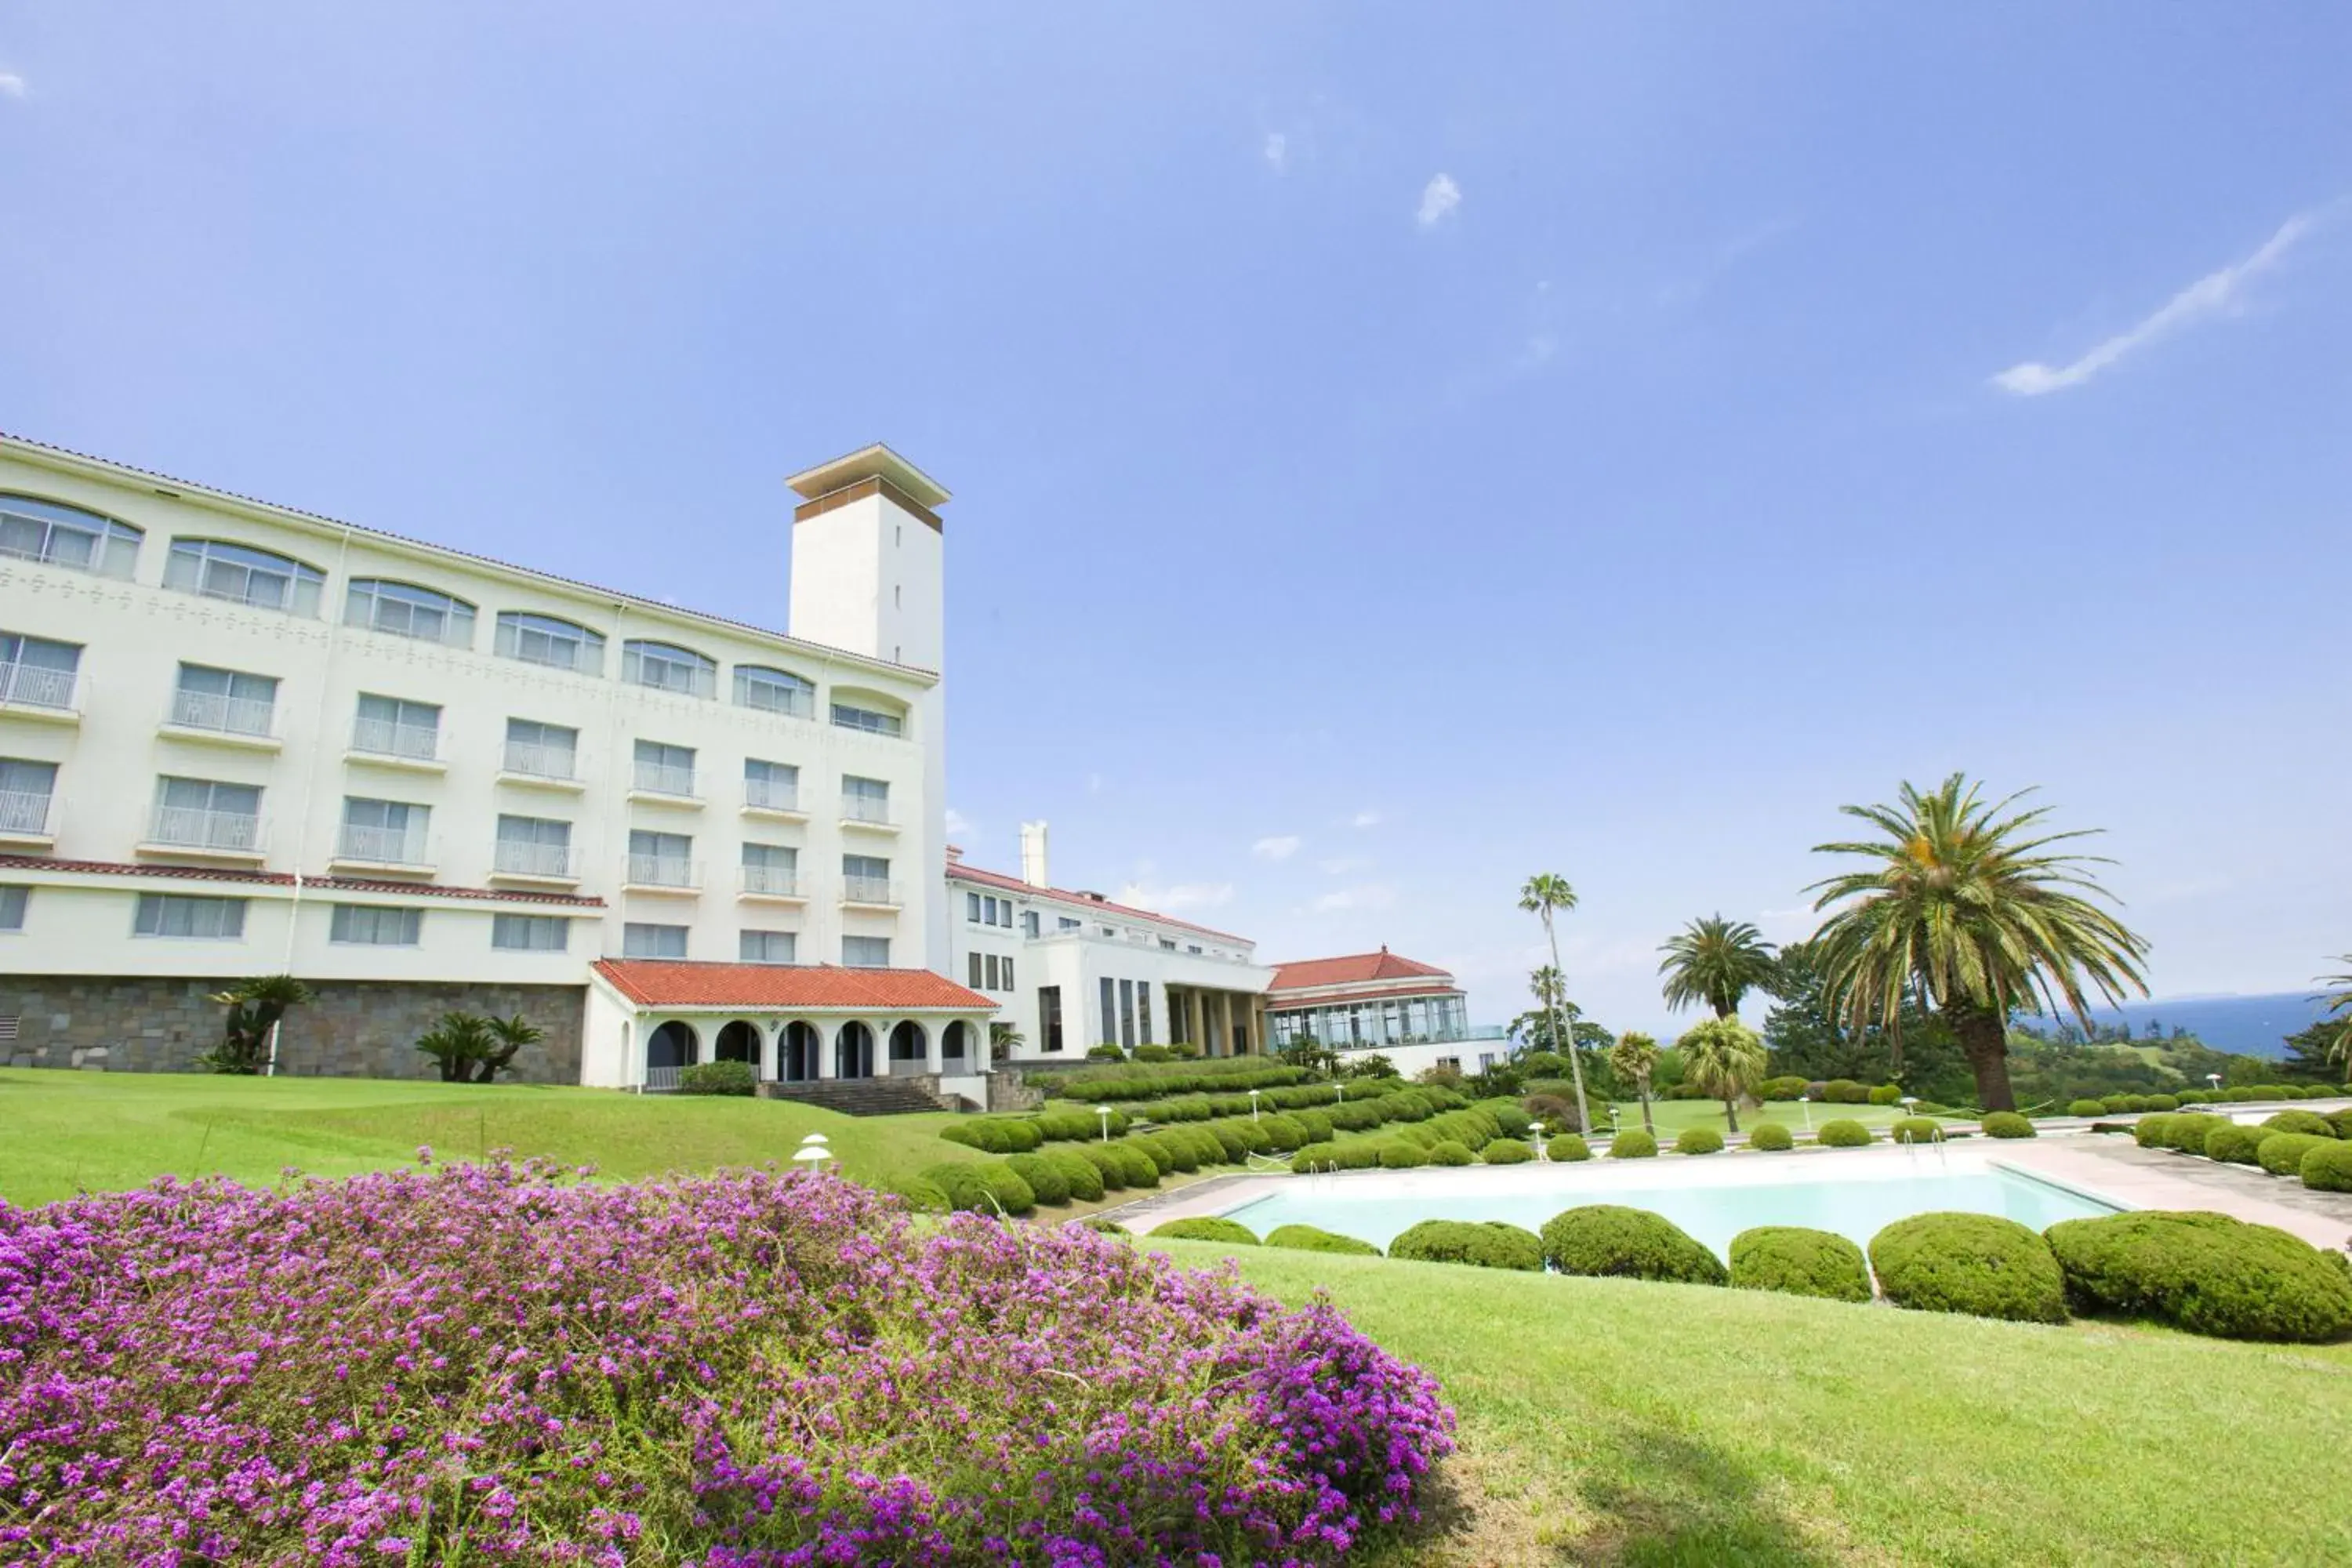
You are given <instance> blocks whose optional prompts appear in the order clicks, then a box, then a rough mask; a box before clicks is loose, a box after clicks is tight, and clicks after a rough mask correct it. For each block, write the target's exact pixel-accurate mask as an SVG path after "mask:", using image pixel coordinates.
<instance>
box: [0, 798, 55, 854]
mask: <svg viewBox="0 0 2352 1568" xmlns="http://www.w3.org/2000/svg"><path fill="white" fill-rule="evenodd" d="M58 815H59V812H58V806H57V802H56V797H55V796H53V795H50V794H49V792H48V791H47V790H29V789H7V790H0V841H5V842H7V843H11V844H18V845H23V844H54V843H55V842H57V837H58V823H57V819H58Z"/></svg>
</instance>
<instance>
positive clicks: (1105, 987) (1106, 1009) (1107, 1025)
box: [1102, 978, 1118, 1046]
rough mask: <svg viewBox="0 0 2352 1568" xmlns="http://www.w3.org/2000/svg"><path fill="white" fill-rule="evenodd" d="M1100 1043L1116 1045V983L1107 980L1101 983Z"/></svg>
mask: <svg viewBox="0 0 2352 1568" xmlns="http://www.w3.org/2000/svg"><path fill="white" fill-rule="evenodd" d="M1102 1043H1103V1044H1104V1045H1106V1046H1115V1045H1117V1044H1118V981H1116V980H1112V979H1108V978H1105V980H1104V981H1103V983H1102Z"/></svg>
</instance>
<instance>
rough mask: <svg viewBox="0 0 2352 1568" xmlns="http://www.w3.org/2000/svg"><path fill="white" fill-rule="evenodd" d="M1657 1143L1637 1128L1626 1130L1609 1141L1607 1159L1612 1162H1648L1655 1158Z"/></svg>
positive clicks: (1649, 1135)
mask: <svg viewBox="0 0 2352 1568" xmlns="http://www.w3.org/2000/svg"><path fill="white" fill-rule="evenodd" d="M1657 1152H1658V1141H1657V1139H1656V1138H1654V1137H1653V1136H1652V1135H1651V1134H1649V1133H1647V1132H1644V1131H1642V1129H1640V1128H1638V1127H1632V1128H1628V1129H1626V1130H1625V1131H1622V1132H1620V1133H1619V1134H1617V1136H1616V1137H1614V1138H1612V1139H1611V1140H1609V1157H1610V1158H1611V1159H1612V1160H1650V1159H1654V1158H1656V1157H1657Z"/></svg>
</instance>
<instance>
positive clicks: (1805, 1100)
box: [1797, 1094, 1813, 1138]
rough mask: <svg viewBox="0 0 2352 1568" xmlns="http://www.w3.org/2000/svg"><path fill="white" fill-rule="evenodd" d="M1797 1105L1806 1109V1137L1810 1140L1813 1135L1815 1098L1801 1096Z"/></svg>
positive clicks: (1808, 1095)
mask: <svg viewBox="0 0 2352 1568" xmlns="http://www.w3.org/2000/svg"><path fill="white" fill-rule="evenodd" d="M1797 1103H1798V1104H1799V1105H1801V1106H1802V1107H1804V1110H1805V1136H1806V1137H1808V1138H1810V1137H1811V1136H1812V1135H1813V1097H1812V1096H1811V1095H1810V1094H1801V1095H1799V1096H1797Z"/></svg>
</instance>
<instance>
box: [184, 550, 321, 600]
mask: <svg viewBox="0 0 2352 1568" xmlns="http://www.w3.org/2000/svg"><path fill="white" fill-rule="evenodd" d="M326 581H327V579H326V576H325V574H322V573H321V572H320V570H319V569H318V568H317V567H315V566H305V565H304V564H303V563H300V562H299V561H296V560H294V559H292V558H291V557H289V556H285V555H275V554H272V553H271V552H268V551H267V550H255V549H252V548H250V547H249V546H247V545H243V544H231V543H229V542H226V540H219V539H175V540H173V541H172V552H171V554H170V555H168V556H166V557H165V558H164V562H163V586H165V587H166V588H172V589H176V590H177V591H178V592H180V593H183V594H199V595H203V596H204V597H205V598H207V599H228V600H231V601H233V602H235V603H236V604H240V605H251V606H253V607H254V608H255V609H257V610H283V611H285V612H286V613H287V614H289V615H293V616H316V615H317V614H318V613H319V592H320V589H321V588H322V587H324V586H325V584H326Z"/></svg>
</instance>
